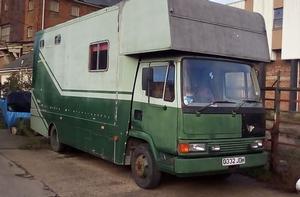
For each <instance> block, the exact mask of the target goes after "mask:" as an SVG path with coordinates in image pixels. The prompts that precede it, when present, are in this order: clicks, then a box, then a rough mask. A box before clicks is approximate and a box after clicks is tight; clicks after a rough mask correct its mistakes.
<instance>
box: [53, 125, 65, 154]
mask: <svg viewBox="0 0 300 197" xmlns="http://www.w3.org/2000/svg"><path fill="white" fill-rule="evenodd" d="M50 145H51V148H52V150H54V151H55V152H59V153H61V152H63V151H64V149H65V145H64V144H62V143H61V142H60V141H59V138H58V133H57V129H56V128H55V126H53V127H51V130H50Z"/></svg>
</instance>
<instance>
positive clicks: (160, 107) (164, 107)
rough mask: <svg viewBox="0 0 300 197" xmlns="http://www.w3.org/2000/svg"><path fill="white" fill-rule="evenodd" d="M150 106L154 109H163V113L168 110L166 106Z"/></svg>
mask: <svg viewBox="0 0 300 197" xmlns="http://www.w3.org/2000/svg"><path fill="white" fill-rule="evenodd" d="M152 106H153V107H155V108H159V109H163V110H164V111H166V110H167V109H168V107H167V106H166V105H163V106H161V105H152Z"/></svg>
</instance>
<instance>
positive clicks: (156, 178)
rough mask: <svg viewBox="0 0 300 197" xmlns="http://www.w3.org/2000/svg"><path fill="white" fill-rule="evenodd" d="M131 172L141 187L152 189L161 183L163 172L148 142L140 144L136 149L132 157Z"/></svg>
mask: <svg viewBox="0 0 300 197" xmlns="http://www.w3.org/2000/svg"><path fill="white" fill-rule="evenodd" d="M131 173H132V176H133V179H134V181H135V182H136V184H137V185H138V186H140V187H141V188H144V189H152V188H155V187H156V186H158V185H159V183H160V179H161V172H160V171H159V169H158V167H157V165H156V162H155V159H154V157H153V154H152V152H151V151H150V150H149V146H148V145H147V144H140V145H138V146H137V147H136V148H135V149H134V151H133V154H132V157H131Z"/></svg>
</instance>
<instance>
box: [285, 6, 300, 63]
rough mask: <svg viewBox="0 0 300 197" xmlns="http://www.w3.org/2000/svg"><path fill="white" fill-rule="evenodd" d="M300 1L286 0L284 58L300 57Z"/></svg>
mask: <svg viewBox="0 0 300 197" xmlns="http://www.w3.org/2000/svg"><path fill="white" fill-rule="evenodd" d="M299 35H300V1H299V0H284V11H283V35H282V36H283V39H282V59H300V36H299Z"/></svg>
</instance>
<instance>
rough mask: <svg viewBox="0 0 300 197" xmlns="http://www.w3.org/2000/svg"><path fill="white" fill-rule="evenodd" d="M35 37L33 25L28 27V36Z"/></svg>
mask: <svg viewBox="0 0 300 197" xmlns="http://www.w3.org/2000/svg"><path fill="white" fill-rule="evenodd" d="M32 37H33V27H27V38H32Z"/></svg>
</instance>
